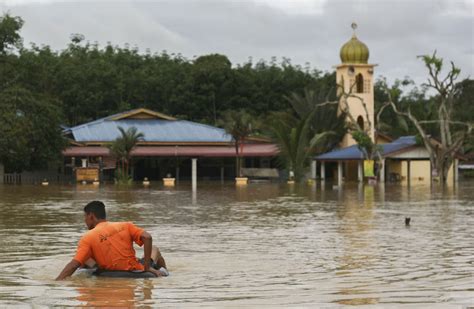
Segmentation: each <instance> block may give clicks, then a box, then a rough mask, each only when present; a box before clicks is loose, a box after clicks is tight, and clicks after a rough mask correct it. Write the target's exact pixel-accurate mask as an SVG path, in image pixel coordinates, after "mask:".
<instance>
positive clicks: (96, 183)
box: [92, 178, 100, 186]
mask: <svg viewBox="0 0 474 309" xmlns="http://www.w3.org/2000/svg"><path fill="white" fill-rule="evenodd" d="M92 184H93V185H94V186H98V185H100V181H99V180H98V179H97V178H95V179H94V181H93V182H92Z"/></svg>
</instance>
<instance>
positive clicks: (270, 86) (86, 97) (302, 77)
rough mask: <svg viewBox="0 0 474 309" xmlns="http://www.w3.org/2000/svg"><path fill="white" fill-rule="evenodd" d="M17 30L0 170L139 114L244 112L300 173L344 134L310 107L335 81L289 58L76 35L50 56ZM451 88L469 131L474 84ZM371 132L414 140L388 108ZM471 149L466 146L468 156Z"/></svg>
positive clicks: (411, 100)
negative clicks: (68, 136) (104, 122)
mask: <svg viewBox="0 0 474 309" xmlns="http://www.w3.org/2000/svg"><path fill="white" fill-rule="evenodd" d="M23 24H24V21H23V20H22V19H21V17H18V16H10V15H8V14H4V15H3V16H1V17H0V105H1V109H0V162H1V163H3V164H4V165H5V166H6V167H7V168H8V169H9V170H11V171H13V170H15V171H21V170H25V169H35V168H40V167H44V166H45V164H47V162H48V161H50V160H51V159H52V158H60V149H62V148H63V147H65V146H66V145H67V143H66V142H65V141H64V139H63V137H62V134H61V129H60V128H61V126H66V127H69V126H75V125H78V124H81V123H85V122H88V121H91V120H94V119H97V118H101V117H105V116H108V115H111V114H114V113H118V112H122V111H125V110H129V109H133V108H138V107H144V108H149V109H152V110H155V111H158V112H162V113H165V114H170V115H173V116H174V117H177V118H180V119H188V120H191V121H196V122H201V123H207V124H212V125H218V124H219V123H222V120H223V119H226V117H228V116H226V115H228V114H229V112H230V111H245V113H247V114H249V115H251V116H252V117H253V118H254V119H257V120H259V121H260V122H263V123H264V124H265V125H263V126H259V127H260V134H266V135H269V136H271V137H273V138H275V139H276V140H277V141H278V139H282V138H287V139H293V141H290V140H287V141H286V142H285V141H281V140H280V142H279V144H281V145H283V144H285V143H286V145H287V146H286V150H285V151H283V152H287V153H294V157H295V158H300V159H294V160H287V159H284V160H283V161H284V162H286V163H284V164H285V166H287V167H288V165H289V164H290V165H291V164H293V165H295V164H300V163H299V162H301V158H302V156H303V153H304V154H306V152H307V148H308V147H307V146H308V145H310V144H311V143H313V144H314V143H315V141H316V139H315V135H316V134H318V136H319V138H318V139H317V140H318V145H316V144H314V146H315V147H314V149H313V150H312V151H310V152H309V153H310V154H314V153H316V152H322V151H326V150H328V149H329V148H330V147H333V146H334V145H335V144H337V142H338V139H340V138H341V136H342V135H343V134H342V133H341V126H340V123H341V122H340V120H341V119H340V118H341V117H339V116H338V115H337V109H336V108H334V107H327V108H326V109H320V110H318V111H314V109H313V106H312V104H313V105H314V104H318V102H323V101H325V100H328V99H330V100H334V99H335V98H337V97H336V78H335V73H334V72H322V71H320V70H317V69H314V68H311V67H309V66H306V67H301V66H298V65H294V64H292V63H291V61H290V59H288V58H283V59H282V60H280V61H278V60H277V59H276V58H272V59H270V60H269V61H265V60H259V61H253V60H252V59H249V60H248V61H247V62H245V63H242V64H232V63H231V62H230V60H229V59H228V58H227V57H226V56H225V55H220V54H210V55H203V56H200V57H196V58H193V59H187V58H186V57H184V56H182V55H181V54H174V53H169V52H167V51H162V52H158V53H152V52H151V51H149V50H146V51H144V52H141V51H140V50H139V49H138V48H135V47H130V46H127V45H125V46H123V47H120V46H115V45H113V44H112V43H108V44H106V45H105V46H99V44H97V43H91V42H88V41H87V40H86V38H84V36H82V35H80V34H73V35H71V38H70V39H71V40H70V43H69V44H67V46H65V48H64V49H62V50H59V51H55V50H52V49H51V48H50V47H49V46H46V45H35V44H32V45H31V46H24V44H23V42H22V38H21V36H20V34H19V33H20V30H21V28H22V26H23ZM407 85H408V86H410V87H409V88H408V89H409V90H408V91H407V90H405V88H404V86H407ZM374 87H375V98H376V110H378V109H380V108H382V106H384V104H385V102H386V101H387V99H388V97H387V91H386V87H385V83H384V82H383V80H379V81H377V82H376V83H375V84H374ZM456 87H458V88H459V91H458V92H456V95H457V96H458V98H457V102H458V103H457V104H456V105H455V107H454V111H453V114H454V115H455V117H456V119H459V120H462V121H471V122H472V118H473V117H474V116H473V115H474V106H473V104H471V102H472V97H473V94H474V83H473V80H469V79H468V80H464V81H462V82H460V83H457V84H456ZM389 88H390V93H391V94H392V96H391V99H393V100H394V101H396V104H399V105H400V106H403V107H405V108H408V107H409V108H410V109H411V111H412V113H413V114H415V115H416V116H417V117H418V118H419V119H425V118H430V117H431V118H436V111H435V109H436V100H437V95H436V94H434V95H433V94H430V93H428V92H427V90H426V88H424V87H415V86H414V85H413V84H412V82H410V81H409V80H406V79H405V80H401V81H396V82H395V83H394V84H393V85H391V86H390V87H389ZM307 96H310V98H308V97H307ZM305 98H306V99H305ZM305 100H306V103H305ZM308 100H309V101H310V102H309V101H308ZM308 102H309V103H308ZM304 104H306V106H304ZM308 113H309V114H311V117H312V119H311V120H310V121H308V119H307V118H306V116H307V115H308ZM304 121H306V123H304ZM377 127H378V129H379V131H381V132H383V133H386V134H388V135H391V136H393V137H397V136H400V135H408V134H417V130H416V128H415V126H414V125H413V124H412V123H411V122H409V121H407V119H405V118H404V117H401V116H400V115H397V114H396V113H395V112H394V111H393V110H389V109H387V110H386V111H385V112H384V113H383V114H382V115H381V117H380V119H379V123H378V124H377ZM432 127H433V128H432V129H431V131H430V134H432V136H433V137H436V134H437V130H436V124H433V125H432ZM325 131H329V132H330V134H329V133H325ZM298 132H299V133H298ZM302 132H303V133H302ZM298 134H303V135H304V137H299V136H297V135H298ZM285 136H286V137H285ZM295 139H297V140H295ZM470 140H471V142H470V143H466V145H465V147H472V137H470ZM298 143H303V144H302V145H299V144H298ZM469 145H471V146H469ZM310 148H312V147H310ZM303 161H304V163H303V165H306V163H307V162H306V159H304V160H303ZM293 168H295V169H298V170H300V169H301V168H302V167H300V166H297V167H293Z"/></svg>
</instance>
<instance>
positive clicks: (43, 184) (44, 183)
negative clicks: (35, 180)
mask: <svg viewBox="0 0 474 309" xmlns="http://www.w3.org/2000/svg"><path fill="white" fill-rule="evenodd" d="M41 185H42V186H47V185H49V182H48V180H47V179H46V178H44V179H43V181H42V182H41Z"/></svg>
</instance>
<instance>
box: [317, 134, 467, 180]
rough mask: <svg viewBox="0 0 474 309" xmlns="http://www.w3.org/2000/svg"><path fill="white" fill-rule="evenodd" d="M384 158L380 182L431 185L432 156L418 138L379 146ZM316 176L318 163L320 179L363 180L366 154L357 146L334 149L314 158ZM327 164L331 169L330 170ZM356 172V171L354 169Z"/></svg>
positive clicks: (454, 170)
mask: <svg viewBox="0 0 474 309" xmlns="http://www.w3.org/2000/svg"><path fill="white" fill-rule="evenodd" d="M378 145H379V147H380V153H381V156H382V159H383V160H382V161H383V162H382V164H381V165H382V166H376V168H380V169H381V170H380V173H379V179H380V180H381V181H383V182H385V181H386V180H388V181H391V182H402V183H407V184H408V183H429V182H430V181H431V180H432V176H433V175H432V168H431V164H430V157H429V153H428V151H427V150H426V148H425V147H424V145H422V144H420V143H418V142H417V140H416V137H415V136H402V137H399V138H398V139H396V140H393V141H391V142H385V143H379V144H378ZM313 160H314V161H313V169H314V171H313V174H314V175H316V168H317V162H319V166H320V173H319V174H320V177H321V179H323V180H324V179H326V178H327V177H328V176H329V177H332V178H335V179H337V180H338V182H339V183H341V182H342V180H346V181H351V180H358V181H363V180H364V168H363V164H364V161H365V160H366V159H365V156H364V153H363V152H362V151H361V150H360V149H359V147H358V146H357V145H352V146H349V147H345V148H339V149H335V150H333V151H330V152H327V153H324V154H321V155H318V156H315V157H314V158H313ZM457 164H458V161H457V160H456V162H455V164H454V167H453V168H452V170H451V172H450V175H449V176H448V177H449V178H450V179H451V181H454V180H455V178H456V177H457V175H456V174H457V173H456V170H457ZM326 165H328V166H331V167H332V171H329V172H328V170H327V168H326ZM354 166H355V167H356V171H355V172H354V168H353V167H354Z"/></svg>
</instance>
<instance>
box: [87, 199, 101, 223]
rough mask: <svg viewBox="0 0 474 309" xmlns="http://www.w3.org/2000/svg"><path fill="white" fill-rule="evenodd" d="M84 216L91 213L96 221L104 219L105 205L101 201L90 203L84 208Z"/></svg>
mask: <svg viewBox="0 0 474 309" xmlns="http://www.w3.org/2000/svg"><path fill="white" fill-rule="evenodd" d="M84 212H85V213H86V214H90V213H93V214H94V215H95V217H96V218H97V219H105V205H104V203H102V202H101V201H92V202H90V203H89V204H87V205H86V207H84Z"/></svg>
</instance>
